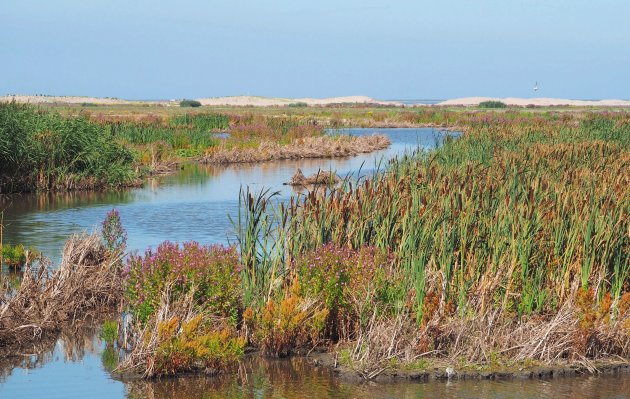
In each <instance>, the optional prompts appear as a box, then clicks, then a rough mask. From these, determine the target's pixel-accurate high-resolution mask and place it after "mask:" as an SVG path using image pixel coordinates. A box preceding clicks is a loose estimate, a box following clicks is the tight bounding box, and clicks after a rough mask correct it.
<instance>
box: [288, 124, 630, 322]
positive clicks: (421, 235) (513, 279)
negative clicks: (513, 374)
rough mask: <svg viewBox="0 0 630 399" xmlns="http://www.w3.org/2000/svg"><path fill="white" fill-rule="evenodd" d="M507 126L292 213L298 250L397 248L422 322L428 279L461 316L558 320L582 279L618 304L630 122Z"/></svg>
mask: <svg viewBox="0 0 630 399" xmlns="http://www.w3.org/2000/svg"><path fill="white" fill-rule="evenodd" d="M497 122H499V121H496V122H495V123H492V124H490V125H488V126H481V125H478V126H473V128H472V129H471V131H470V132H469V133H468V134H466V135H464V136H463V137H462V138H461V139H457V140H447V141H446V142H445V144H444V146H443V147H442V148H440V149H439V150H438V151H437V152H435V153H433V154H430V155H426V154H418V155H416V156H413V157H407V158H404V159H402V160H399V161H395V162H393V163H392V164H391V165H390V166H389V168H388V170H387V172H386V173H384V174H381V175H380V176H378V177H376V178H375V179H374V180H368V181H365V182H364V183H363V184H362V185H361V186H360V187H359V188H358V189H354V190H353V189H352V188H351V187H346V189H342V190H338V191H334V192H332V193H331V194H330V195H328V196H326V197H325V198H323V197H321V196H309V197H307V198H305V201H304V203H303V204H302V206H301V207H300V208H299V209H298V208H297V207H294V208H293V209H292V217H293V218H292V221H293V223H292V225H291V231H290V233H289V234H290V237H291V239H292V240H293V243H294V246H293V248H294V249H295V250H296V252H297V253H301V252H303V251H309V250H313V249H316V248H318V247H319V246H321V245H323V244H326V243H327V242H334V243H337V244H338V245H344V246H350V247H352V248H360V247H362V246H365V245H374V246H377V247H379V248H382V249H390V250H392V251H393V252H394V253H395V254H396V257H397V259H398V262H399V266H400V267H401V268H402V269H404V270H406V271H407V273H408V276H409V280H408V282H409V288H410V289H415V290H416V294H417V304H416V311H417V313H418V314H422V312H423V307H424V304H423V298H424V296H425V295H426V293H427V292H426V291H427V290H428V289H430V288H428V287H426V284H425V281H426V279H427V278H434V279H435V278H439V279H440V280H442V286H441V287H437V289H439V291H441V292H440V295H442V300H443V301H445V302H450V301H454V302H455V303H457V304H458V309H459V311H460V312H466V311H467V310H474V311H479V310H483V309H485V308H486V307H498V308H501V309H502V310H504V311H506V312H515V313H517V314H520V315H523V314H530V313H533V312H553V311H556V310H557V309H558V307H559V306H560V305H561V304H562V303H563V301H564V300H565V299H566V298H567V297H568V296H569V295H570V293H571V290H572V284H574V283H575V282H576V281H579V283H580V285H581V287H583V288H586V289H588V288H592V289H594V290H595V292H597V293H598V297H599V298H601V297H602V295H603V294H604V293H605V292H613V294H614V298H613V299H617V298H619V295H620V294H622V290H623V289H624V288H623V287H625V289H628V287H627V285H628V284H629V283H630V261H629V257H628V256H629V254H628V248H629V246H630V237H628V234H627V230H628V210H629V209H630V192H629V191H628V184H629V183H630V176H629V175H628V173H627V172H626V171H627V169H628V166H630V153H629V152H628V148H629V146H628V144H629V143H628V137H630V130H629V126H630V125H629V124H628V123H627V122H624V123H617V124H615V123H614V121H608V120H605V119H604V120H602V119H601V118H600V117H591V118H588V119H586V120H584V121H583V122H582V123H581V124H580V125H579V126H577V127H575V126H573V127H571V126H566V125H565V126H563V127H562V128H561V129H557V128H556V126H555V125H554V124H552V123H549V124H537V125H533V126H532V125H531V124H529V123H526V122H524V121H517V122H510V121H507V120H501V123H497ZM367 215H369V217H368V216H367ZM297 253H296V254H295V255H297ZM576 277H577V278H578V279H577V280H576V279H575V278H576ZM433 289H436V287H433Z"/></svg>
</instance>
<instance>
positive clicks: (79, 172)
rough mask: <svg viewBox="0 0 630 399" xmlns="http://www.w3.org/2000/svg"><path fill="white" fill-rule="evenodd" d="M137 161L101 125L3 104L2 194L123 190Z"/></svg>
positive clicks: (0, 127)
mask: <svg viewBox="0 0 630 399" xmlns="http://www.w3.org/2000/svg"><path fill="white" fill-rule="evenodd" d="M132 161H133V157H132V154H131V152H130V151H129V150H128V149H125V148H124V147H123V146H121V145H120V144H117V143H116V142H115V140H112V137H111V135H110V134H108V132H107V131H105V130H104V129H103V128H102V127H101V126H99V125H97V124H95V123H92V122H90V121H88V120H87V119H86V118H84V117H78V118H63V117H61V116H60V115H58V114H56V113H51V112H42V111H40V110H38V109H36V108H34V107H32V106H30V105H20V104H16V103H3V104H0V191H2V192H13V191H34V190H44V191H45V190H69V189H77V188H79V189H81V188H82V189H86V188H98V187H103V186H122V185H127V184H130V183H131V182H133V181H134V179H135V177H136V176H135V173H134V172H133V169H132Z"/></svg>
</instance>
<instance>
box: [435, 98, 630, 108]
mask: <svg viewBox="0 0 630 399" xmlns="http://www.w3.org/2000/svg"><path fill="white" fill-rule="evenodd" d="M483 101H501V102H504V103H506V104H507V105H516V106H521V107H525V106H527V105H535V106H539V107H550V106H572V107H630V101H629V100H568V99H562V98H514V97H508V98H492V97H466V98H456V99H453V100H446V101H442V102H441V103H438V104H437V105H463V106H475V105H479V103H480V102H483Z"/></svg>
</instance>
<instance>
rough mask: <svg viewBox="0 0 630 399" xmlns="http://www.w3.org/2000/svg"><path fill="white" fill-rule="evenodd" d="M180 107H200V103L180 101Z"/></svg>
mask: <svg viewBox="0 0 630 399" xmlns="http://www.w3.org/2000/svg"><path fill="white" fill-rule="evenodd" d="M179 106H180V107H195V108H196V107H201V103H200V102H199V101H197V100H182V101H181V102H180V103H179Z"/></svg>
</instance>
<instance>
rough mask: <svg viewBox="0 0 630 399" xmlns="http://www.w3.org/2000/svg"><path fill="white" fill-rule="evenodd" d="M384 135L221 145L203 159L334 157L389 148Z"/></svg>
mask: <svg viewBox="0 0 630 399" xmlns="http://www.w3.org/2000/svg"><path fill="white" fill-rule="evenodd" d="M389 145H390V141H389V139H388V138H387V137H386V136H382V135H374V136H360V137H356V136H337V137H330V136H322V137H306V138H302V139H297V140H295V141H294V142H292V143H291V144H287V145H281V144H278V143H275V142H269V141H265V142H262V143H261V144H260V146H258V147H257V148H245V149H242V148H233V149H225V148H220V149H218V150H217V151H215V152H213V153H211V154H209V155H207V156H206V157H204V158H203V159H202V162H204V163H209V164H227V163H253V162H265V161H276V160H282V159H302V158H333V157H335V158H337V157H348V156H354V155H358V154H362V153H368V152H372V151H377V150H382V149H385V148H387V147H389Z"/></svg>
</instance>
